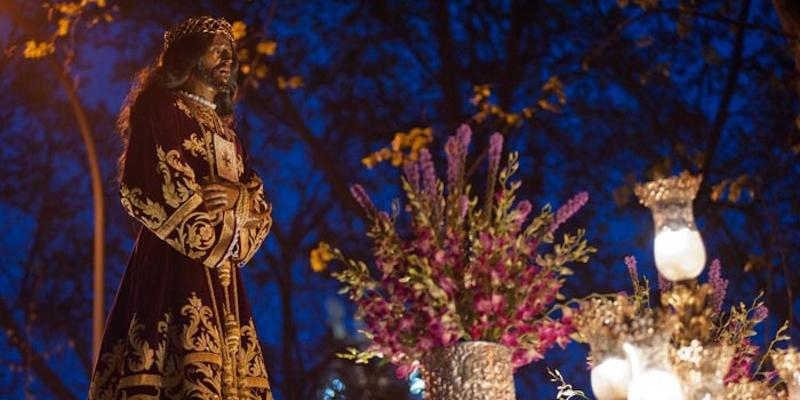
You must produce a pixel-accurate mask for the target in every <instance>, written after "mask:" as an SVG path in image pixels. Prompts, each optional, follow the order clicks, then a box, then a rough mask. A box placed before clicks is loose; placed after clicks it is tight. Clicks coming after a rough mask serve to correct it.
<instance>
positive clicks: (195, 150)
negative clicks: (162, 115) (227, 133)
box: [182, 133, 211, 161]
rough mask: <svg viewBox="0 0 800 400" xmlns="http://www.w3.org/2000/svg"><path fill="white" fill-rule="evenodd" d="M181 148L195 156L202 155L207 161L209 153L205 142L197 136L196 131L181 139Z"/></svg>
mask: <svg viewBox="0 0 800 400" xmlns="http://www.w3.org/2000/svg"><path fill="white" fill-rule="evenodd" d="M182 146H183V149H184V150H186V151H188V152H189V153H191V154H192V155H193V156H195V157H203V159H205V160H206V161H209V160H210V159H209V157H211V155H209V154H208V151H207V150H206V144H205V143H204V142H203V140H201V139H200V138H199V137H197V134H196V133H193V134H191V135H189V138H188V139H186V140H184V141H183V144H182Z"/></svg>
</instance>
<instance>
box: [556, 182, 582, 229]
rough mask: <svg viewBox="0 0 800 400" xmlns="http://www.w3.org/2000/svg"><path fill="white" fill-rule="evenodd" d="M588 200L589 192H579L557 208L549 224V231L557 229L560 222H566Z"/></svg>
mask: <svg viewBox="0 0 800 400" xmlns="http://www.w3.org/2000/svg"><path fill="white" fill-rule="evenodd" d="M587 201H589V193H586V192H580V193H578V194H576V195H575V196H574V197H573V198H571V199H569V201H567V204H564V205H563V206H561V207H559V208H558V211H556V216H555V218H554V219H553V223H552V225H550V233H553V232H555V231H556V229H558V227H559V226H561V224H563V223H564V222H567V220H568V219H569V218H570V217H572V216H573V215H574V214H575V213H576V212H578V210H580V209H581V207H583V206H584V205H586V202H587Z"/></svg>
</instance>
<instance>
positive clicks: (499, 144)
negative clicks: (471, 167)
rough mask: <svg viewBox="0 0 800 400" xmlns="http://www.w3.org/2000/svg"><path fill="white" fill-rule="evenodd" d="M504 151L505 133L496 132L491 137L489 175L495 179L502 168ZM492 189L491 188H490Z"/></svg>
mask: <svg viewBox="0 0 800 400" xmlns="http://www.w3.org/2000/svg"><path fill="white" fill-rule="evenodd" d="M502 152H503V135H501V134H500V133H499V132H495V133H494V134H492V136H491V137H490V138H489V177H490V179H494V177H495V175H496V174H497V170H498V169H499V168H500V156H501V154H502ZM490 189H491V188H490Z"/></svg>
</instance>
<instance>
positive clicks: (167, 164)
mask: <svg viewBox="0 0 800 400" xmlns="http://www.w3.org/2000/svg"><path fill="white" fill-rule="evenodd" d="M156 156H157V157H158V172H160V173H161V178H162V179H163V182H162V184H161V191H162V194H163V196H164V201H166V203H167V205H169V206H170V207H173V208H178V206H180V205H181V203H183V202H185V201H186V200H187V199H188V198H189V196H191V195H192V194H193V193H195V192H198V191H199V190H200V185H198V184H197V181H196V180H195V175H194V170H192V168H191V167H189V165H188V164H186V163H185V162H184V161H182V160H181V153H180V151H178V150H175V149H172V150H169V151H167V152H164V149H163V148H162V147H161V146H156ZM173 178H174V179H175V180H174V181H173Z"/></svg>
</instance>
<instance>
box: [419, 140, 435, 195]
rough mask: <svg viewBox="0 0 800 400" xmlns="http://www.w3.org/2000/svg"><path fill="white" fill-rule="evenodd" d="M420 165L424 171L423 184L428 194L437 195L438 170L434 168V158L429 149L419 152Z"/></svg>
mask: <svg viewBox="0 0 800 400" xmlns="http://www.w3.org/2000/svg"><path fill="white" fill-rule="evenodd" d="M419 163H420V168H421V170H422V184H423V187H424V189H425V192H427V193H428V194H434V193H436V168H435V167H434V166H433V158H432V157H431V152H430V151H428V149H422V150H420V151H419Z"/></svg>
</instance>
